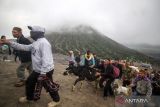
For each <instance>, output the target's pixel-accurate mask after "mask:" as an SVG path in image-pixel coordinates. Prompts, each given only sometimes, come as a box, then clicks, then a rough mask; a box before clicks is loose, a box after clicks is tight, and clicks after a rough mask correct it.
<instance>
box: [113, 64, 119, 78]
mask: <svg viewBox="0 0 160 107" xmlns="http://www.w3.org/2000/svg"><path fill="white" fill-rule="evenodd" d="M113 71H114V72H113V74H114V77H115V78H117V77H118V76H119V74H120V70H119V69H118V68H117V67H116V66H113Z"/></svg>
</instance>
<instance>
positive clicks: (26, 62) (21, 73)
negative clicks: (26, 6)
mask: <svg viewBox="0 0 160 107" xmlns="http://www.w3.org/2000/svg"><path fill="white" fill-rule="evenodd" d="M12 35H13V37H14V38H17V43H19V44H24V45H29V44H31V42H30V41H29V40H28V39H27V38H25V37H24V36H23V34H22V29H21V28H19V27H13V30H12ZM16 52H17V55H18V57H19V59H20V62H21V64H20V65H19V66H18V68H17V70H16V71H17V77H18V79H19V80H18V82H17V83H16V84H15V86H16V87H20V86H23V85H24V84H25V69H27V70H28V71H29V74H30V73H31V72H32V63H31V52H27V51H22V50H18V51H16Z"/></svg>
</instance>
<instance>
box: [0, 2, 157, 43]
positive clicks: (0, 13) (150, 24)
mask: <svg viewBox="0 0 160 107" xmlns="http://www.w3.org/2000/svg"><path fill="white" fill-rule="evenodd" d="M159 10H160V1H159V0H1V1H0V35H7V37H8V38H12V34H11V31H12V28H13V27H14V26H19V27H21V28H23V34H24V35H29V30H28V29H27V26H28V25H39V26H43V27H45V28H46V31H47V32H51V31H55V30H57V29H59V28H61V27H62V26H68V27H69V26H77V25H79V24H84V25H89V26H92V27H94V28H95V29H97V30H98V31H99V32H101V33H103V34H105V35H106V36H108V37H110V38H111V39H113V40H116V41H117V42H120V43H122V44H141V43H147V44H153V45H160V42H159V40H160V35H159V34H160V12H159Z"/></svg>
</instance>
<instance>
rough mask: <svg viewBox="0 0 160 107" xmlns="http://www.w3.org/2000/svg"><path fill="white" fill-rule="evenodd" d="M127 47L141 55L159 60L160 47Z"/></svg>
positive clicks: (134, 45) (138, 45) (136, 45)
mask: <svg viewBox="0 0 160 107" xmlns="http://www.w3.org/2000/svg"><path fill="white" fill-rule="evenodd" d="M126 46H127V47H129V48H131V49H135V50H137V51H139V52H141V53H144V54H146V55H148V56H151V57H154V58H155V59H157V60H160V45H150V44H127V45H126Z"/></svg>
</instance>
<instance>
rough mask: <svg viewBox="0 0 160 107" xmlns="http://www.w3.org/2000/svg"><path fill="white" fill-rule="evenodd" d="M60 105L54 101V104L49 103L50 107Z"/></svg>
mask: <svg viewBox="0 0 160 107" xmlns="http://www.w3.org/2000/svg"><path fill="white" fill-rule="evenodd" d="M59 104H60V101H59V102H54V101H52V102H50V103H48V107H55V106H57V105H59Z"/></svg>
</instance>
